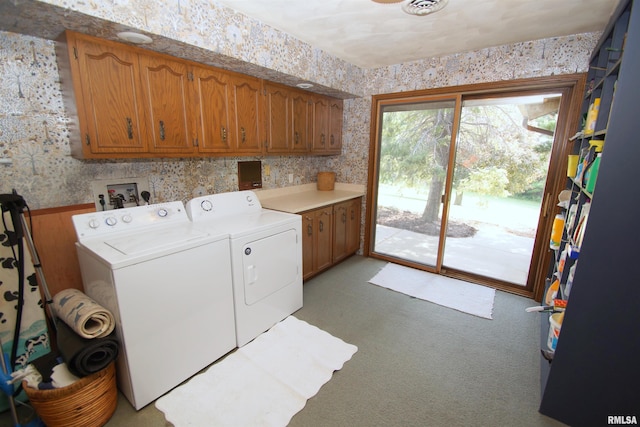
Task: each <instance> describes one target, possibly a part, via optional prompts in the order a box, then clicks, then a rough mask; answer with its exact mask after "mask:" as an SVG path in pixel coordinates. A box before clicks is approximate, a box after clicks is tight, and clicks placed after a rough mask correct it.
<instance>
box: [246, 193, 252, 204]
mask: <svg viewBox="0 0 640 427" xmlns="http://www.w3.org/2000/svg"><path fill="white" fill-rule="evenodd" d="M247 202H249V203H252V202H253V197H251V194H249V195H247Z"/></svg>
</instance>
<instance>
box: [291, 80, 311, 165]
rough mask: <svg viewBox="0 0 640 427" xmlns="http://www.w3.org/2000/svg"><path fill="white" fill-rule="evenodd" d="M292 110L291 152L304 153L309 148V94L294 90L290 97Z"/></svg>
mask: <svg viewBox="0 0 640 427" xmlns="http://www.w3.org/2000/svg"><path fill="white" fill-rule="evenodd" d="M291 105H292V107H291V111H292V128H293V130H292V146H291V152H293V153H306V152H307V151H308V150H309V137H310V136H311V132H312V128H311V114H310V111H311V101H310V96H309V95H307V94H305V93H302V92H295V93H294V94H293V96H292V97H291Z"/></svg>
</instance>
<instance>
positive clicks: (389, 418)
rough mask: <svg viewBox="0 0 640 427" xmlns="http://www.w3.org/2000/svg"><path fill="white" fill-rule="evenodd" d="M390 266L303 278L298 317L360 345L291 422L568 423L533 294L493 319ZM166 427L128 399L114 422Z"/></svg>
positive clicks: (368, 262)
mask: <svg viewBox="0 0 640 427" xmlns="http://www.w3.org/2000/svg"><path fill="white" fill-rule="evenodd" d="M385 264H386V262H384V261H379V260H375V259H371V258H363V257H360V256H354V257H351V258H349V259H347V260H346V261H345V262H343V263H341V264H339V265H337V266H336V267H334V268H332V269H331V270H329V271H327V272H325V273H323V274H321V275H319V276H317V277H315V278H313V279H311V280H310V281H308V282H307V283H305V285H304V307H303V308H302V309H301V310H299V311H298V312H296V313H295V316H296V317H297V318H298V319H300V320H304V321H306V322H308V323H310V324H312V325H315V326H317V327H318V328H320V329H323V330H325V331H327V332H328V333H330V334H332V335H334V336H336V337H339V338H341V339H343V340H344V341H346V342H349V343H352V344H354V345H356V346H357V347H358V352H357V353H356V354H355V355H354V356H353V358H352V359H351V360H350V361H349V362H348V363H347V364H345V366H344V368H343V369H342V370H340V371H337V372H336V373H335V374H334V375H333V378H332V379H331V380H330V381H329V382H328V383H326V384H325V385H324V386H323V387H322V388H321V389H320V391H319V392H318V394H317V395H315V396H314V397H312V398H311V399H310V400H309V401H307V404H306V406H305V407H304V409H302V411H300V412H299V413H297V414H296V415H295V416H294V417H293V419H292V420H291V423H290V424H289V425H290V426H292V427H298V426H300V427H310V426H312V427H315V426H322V427H324V426H332V427H333V426H367V427H370V426H385V427H386V426H421V427H422V426H448V427H449V426H497V425H499V426H518V427H522V426H561V425H563V424H561V423H558V422H556V421H554V420H552V419H550V418H547V417H545V416H543V415H541V414H539V413H538V405H539V402H540V380H539V375H540V365H539V363H540V359H539V336H540V329H539V325H540V319H539V318H538V315H537V314H534V313H525V311H524V309H525V308H526V307H529V306H532V305H536V303H535V302H534V301H532V300H529V299H526V298H522V297H518V296H515V295H512V294H508V293H505V292H500V291H499V292H497V293H496V298H495V306H494V309H493V320H486V319H482V318H478V317H476V316H472V315H469V314H465V313H461V312H459V311H456V310H452V309H449V308H445V307H442V306H439V305H436V304H433V303H430V302H427V301H423V300H419V299H416V298H411V297H408V296H407V295H403V294H400V293H397V292H394V291H391V290H388V289H385V288H381V287H377V286H372V285H371V284H369V283H367V281H368V280H369V279H370V278H371V277H373V276H374V275H375V274H376V273H377V272H378V271H379V270H380V269H381V268H382V267H384V265H385ZM221 410H224V408H221ZM6 415H7V414H6V413H5V414H2V415H1V416H0V425H11V423H10V422H9V423H8V424H4V423H5V421H6V420H9V418H7V417H6ZM168 425H170V424H168V423H167V422H166V421H165V419H164V417H163V415H162V413H161V412H160V411H158V410H157V409H156V408H155V407H154V405H153V404H150V405H148V406H147V407H145V408H143V409H142V410H141V411H139V412H135V411H134V410H133V408H132V407H131V405H129V403H128V402H127V401H126V400H124V399H123V398H122V396H121V398H120V401H119V403H118V409H117V411H116V414H115V415H114V416H113V418H112V419H111V420H110V421H109V423H107V427H122V426H136V427H152V426H153V427H157V426H168ZM203 427H204V426H203ZM207 427H208V426H207Z"/></svg>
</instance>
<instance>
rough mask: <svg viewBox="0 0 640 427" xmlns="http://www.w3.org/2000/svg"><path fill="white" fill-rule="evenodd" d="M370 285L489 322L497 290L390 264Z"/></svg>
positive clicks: (371, 280) (370, 281)
mask: <svg viewBox="0 0 640 427" xmlns="http://www.w3.org/2000/svg"><path fill="white" fill-rule="evenodd" d="M369 283H372V284H374V285H377V286H381V287H383V288H388V289H392V290H394V291H397V292H401V293H403V294H406V295H410V296H413V297H416V298H420V299H423V300H425V301H430V302H433V303H435V304H438V305H442V306H444V307H449V308H453V309H454V310H458V311H462V312H464V313H469V314H473V315H474V316H478V317H484V318H486V319H492V318H493V317H492V312H493V301H494V299H495V295H496V290H495V289H492V288H488V287H486V286H480V285H475V284H473V283H469V282H465V281H462V280H457V279H451V278H448V277H444V276H440V275H438V274H433V273H428V272H425V271H421V270H417V269H415V268H409V267H404V266H402V265H397V264H392V263H389V264H387V265H385V266H384V268H383V269H382V270H380V271H379V272H378V274H376V275H375V276H374V277H373V278H372V279H370V280H369Z"/></svg>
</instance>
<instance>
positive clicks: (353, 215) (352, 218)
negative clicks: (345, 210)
mask: <svg viewBox="0 0 640 427" xmlns="http://www.w3.org/2000/svg"><path fill="white" fill-rule="evenodd" d="M354 219H356V211H355V210H353V209H351V221H353V220H354Z"/></svg>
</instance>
